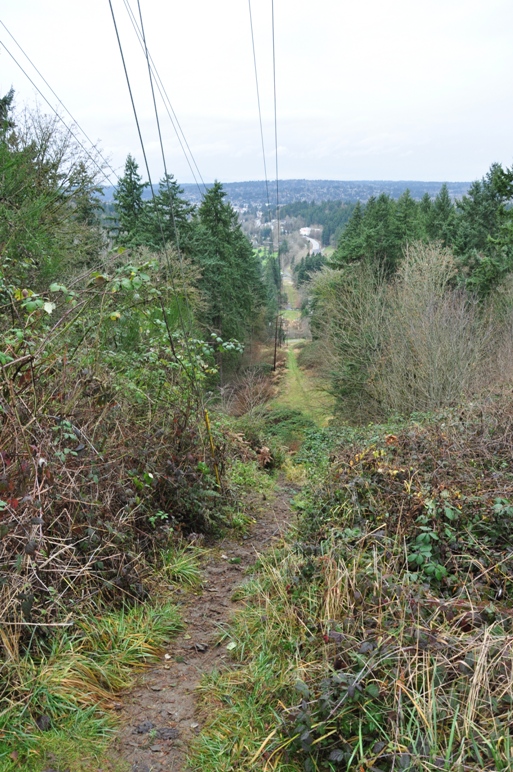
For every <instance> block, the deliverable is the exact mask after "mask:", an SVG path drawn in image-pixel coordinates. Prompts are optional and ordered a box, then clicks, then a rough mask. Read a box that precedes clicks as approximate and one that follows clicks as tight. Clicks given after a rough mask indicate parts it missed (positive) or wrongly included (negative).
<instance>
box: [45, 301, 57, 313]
mask: <svg viewBox="0 0 513 772" xmlns="http://www.w3.org/2000/svg"><path fill="white" fill-rule="evenodd" d="M43 308H44V310H45V311H46V313H47V314H52V313H53V312H54V311H55V309H56V305H55V303H49V302H48V301H47V302H46V303H43Z"/></svg>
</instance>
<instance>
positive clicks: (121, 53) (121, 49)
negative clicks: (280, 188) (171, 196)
mask: <svg viewBox="0 0 513 772" xmlns="http://www.w3.org/2000/svg"><path fill="white" fill-rule="evenodd" d="M109 6H110V11H111V14H112V21H113V23H114V29H115V31H116V38H117V41H118V46H119V53H120V55H121V61H122V63H123V70H124V72H125V78H126V82H127V86H128V92H129V94H130V101H131V103H132V110H133V113H134V118H135V123H136V126H137V133H138V134H139V141H140V143H141V149H142V154H143V158H144V164H145V167H146V173H147V175H148V180H149V183H150V189H151V193H152V199H153V202H154V203H155V199H156V197H155V191H154V188H153V182H152V179H151V173H150V167H149V164H148V158H147V155H146V148H145V146H144V140H143V137H142V132H141V127H140V124H139V117H138V115H137V108H136V106H135V101H134V96H133V92H132V86H131V84H130V77H129V75H128V69H127V66H126V61H125V55H124V53H123V46H122V43H121V38H120V36H119V30H118V25H117V22H116V16H115V13H114V8H113V6H112V0H109ZM139 10H140V8H139ZM141 20H142V17H141ZM145 50H147V49H146V45H145ZM150 81H151V75H150ZM152 93H153V96H154V92H153V88H152ZM154 104H155V109H156V103H155V102H154ZM159 126H160V124H159ZM159 137H160V140H161V148H162V153H163V154H164V148H163V144H162V136H161V134H160V128H159ZM164 163H165V161H164ZM166 178H167V175H166ZM156 215H157V220H158V223H159V228H160V232H161V236H162V245H163V247H164V251H165V253H166V257H167V259H168V261H169V255H168V252H167V247H166V240H165V236H164V229H163V227H162V220H161V218H160V211H159V208H158V206H157V207H156ZM173 222H174V217H173ZM174 227H175V233H178V232H177V230H176V224H175V223H174ZM178 254H179V257H180V265H181V268H182V272H183V263H182V260H181V253H180V251H179V250H178ZM182 276H183V273H182ZM171 282H172V284H173V290H174V291H175V292H176V290H175V287H174V279H173V278H172V274H171ZM184 284H185V282H184ZM176 294H178V293H176ZM185 302H186V304H187V305H189V301H188V298H187V294H186V295H185ZM164 315H165V314H164ZM178 315H179V320H180V326H181V328H182V332H183V335H184V344H185V348H186V350H187V354H188V356H189V361H190V362H191V364H192V356H191V353H190V348H189V340H188V336H187V331H186V329H185V324H184V322H183V317H182V313H181V309H180V306H179V305H178ZM191 373H192V375H191V376H190V379H191V382H192V383H193V385H195V386H196V389H197V394H198V396H199V395H200V391H199V388H198V386H197V383H196V378H195V375H194V368H192V367H191Z"/></svg>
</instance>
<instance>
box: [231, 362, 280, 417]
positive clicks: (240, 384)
mask: <svg viewBox="0 0 513 772" xmlns="http://www.w3.org/2000/svg"><path fill="white" fill-rule="evenodd" d="M272 395H273V382H272V380H271V378H270V377H269V374H265V373H262V372H261V370H260V369H259V368H252V367H250V368H247V369H246V370H244V372H243V373H242V374H241V375H239V376H238V378H237V379H236V380H235V382H234V383H232V384H231V385H230V386H226V387H224V389H223V395H222V396H223V401H224V406H225V410H226V411H227V412H228V413H231V414H232V415H235V416H241V415H245V414H246V413H251V412H253V411H254V410H255V409H257V408H259V407H261V406H262V405H265V403H266V402H268V401H269V399H271V397H272Z"/></svg>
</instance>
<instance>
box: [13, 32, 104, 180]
mask: <svg viewBox="0 0 513 772" xmlns="http://www.w3.org/2000/svg"><path fill="white" fill-rule="evenodd" d="M0 24H1V25H2V26H3V27H4V29H5V31H6V32H7V34H8V35H10V37H11V38H12V39H13V41H14V42H15V43H16V45H17V46H18V48H19V49H20V51H21V52H22V54H23V55H24V56H25V58H26V59H27V60H28V61H29V62H30V64H31V65H32V67H33V68H34V69H35V71H36V72H37V74H38V75H39V77H40V78H41V79H42V80H43V82H44V83H45V84H46V86H48V88H49V89H50V91H51V92H52V94H53V95H54V96H55V98H56V99H57V101H58V102H59V104H60V105H61V106H62V107H63V108H64V110H65V111H66V112H67V114H68V115H69V117H70V118H71V120H72V121H73V123H74V124H75V125H76V126H77V127H78V128H79V129H80V131H81V132H82V134H83V135H84V137H85V138H86V139H87V141H88V142H89V143H90V144H91V146H92V147H93V148H94V150H95V152H96V153H97V154H98V156H99V157H100V158H101V160H102V161H103V163H104V164H105V166H107V167H108V168H109V169H110V170H111V172H112V173H113V174H114V176H115V177H116V179H117V180H119V177H118V175H117V173H116V172H115V170H114V169H113V168H112V166H111V165H110V164H109V162H108V161H107V160H106V159H105V158H104V157H103V156H102V154H101V153H100V152H99V150H98V149H97V148H96V145H95V144H94V142H93V141H92V140H91V139H89V137H88V136H87V134H86V132H85V131H84V129H83V128H82V127H81V126H80V124H79V123H78V121H76V120H75V118H74V117H73V116H72V115H71V113H70V111H69V110H68V108H67V107H66V105H65V104H64V103H63V102H62V101H61V99H59V97H58V96H57V94H56V93H55V91H54V90H53V88H52V87H51V86H50V84H49V83H48V81H47V80H46V79H45V78H44V77H43V75H42V74H41V72H40V71H39V70H38V68H37V67H36V65H35V64H34V62H33V61H32V60H31V59H30V57H29V56H28V55H27V54H26V53H25V51H24V50H23V48H22V47H21V46H20V44H19V43H18V41H17V40H16V38H15V37H14V35H12V33H11V32H9V30H8V29H7V27H6V26H5V24H4V22H3V21H2V20H1V19H0ZM0 45H2V46H3V47H4V48H5V50H6V51H7V53H8V54H9V56H10V57H11V59H12V60H13V61H14V63H15V64H16V65H17V66H18V67H19V68H20V70H21V71H22V73H23V74H24V75H25V77H26V78H27V79H28V80H29V81H30V83H31V84H32V85H33V86H34V88H35V89H36V91H37V92H38V94H39V95H40V96H41V98H42V99H44V101H45V102H46V104H47V105H48V107H49V108H50V109H51V110H52V111H53V112H54V113H55V115H56V116H57V118H58V119H59V120H60V121H61V123H63V124H64V126H65V127H66V129H67V130H68V131H69V132H70V134H71V135H72V136H73V137H74V139H75V140H76V141H77V142H78V144H79V145H80V147H81V148H82V150H83V151H84V152H85V153H86V155H87V156H88V158H89V159H90V160H91V161H92V162H93V163H94V164H95V166H96V168H97V169H98V170H99V171H100V172H101V173H102V175H103V176H104V178H105V179H106V180H107V182H109V183H110V184H111V185H112V180H111V179H110V178H109V176H108V175H107V174H106V173H105V171H104V170H103V168H102V167H101V166H100V165H99V164H98V162H97V161H96V160H95V158H94V157H93V156H92V155H91V154H90V152H89V151H88V150H87V148H86V147H85V146H84V145H83V144H82V142H81V141H80V139H79V138H78V137H77V135H76V134H75V133H74V132H73V131H72V130H71V128H70V127H69V126H68V125H67V124H66V122H65V120H64V119H63V118H62V116H61V115H59V113H58V112H57V110H56V109H55V108H54V107H53V105H52V104H50V102H49V101H48V99H47V98H46V97H45V95H44V94H43V92H42V91H41V90H40V88H39V87H38V86H37V85H36V84H35V83H34V81H33V80H32V78H31V77H30V76H29V75H28V73H27V72H26V71H25V70H24V69H23V67H22V66H21V64H20V63H19V62H18V60H17V59H16V57H15V56H14V55H13V54H12V53H11V52H10V51H9V49H8V48H7V46H6V45H5V43H3V42H2V41H1V40H0Z"/></svg>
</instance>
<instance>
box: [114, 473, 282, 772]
mask: <svg viewBox="0 0 513 772" xmlns="http://www.w3.org/2000/svg"><path fill="white" fill-rule="evenodd" d="M294 493H296V489H294V488H292V487H291V486H288V485H287V484H286V483H284V482H282V483H281V484H280V485H279V488H278V491H277V495H276V498H275V499H273V500H272V501H271V502H270V503H269V506H268V507H267V508H266V510H265V511H264V512H263V513H262V514H261V515H260V516H259V518H258V521H257V523H256V524H255V525H254V527H253V528H252V530H251V533H249V534H248V536H247V537H246V538H245V539H244V540H236V539H231V538H225V539H223V540H222V541H220V542H218V543H216V545H215V549H214V550H212V552H211V553H209V554H208V555H207V557H206V558H205V562H204V566H203V577H204V579H203V585H202V589H201V590H199V591H198V593H197V594H196V595H191V594H190V593H189V594H187V593H185V592H183V618H184V621H185V623H186V629H185V630H184V632H183V633H182V634H181V635H180V636H179V637H178V638H176V639H175V640H173V642H172V643H171V644H170V646H169V647H168V650H167V652H166V653H165V654H164V655H163V657H162V660H161V662H160V663H159V664H158V665H156V666H155V667H154V668H152V669H151V670H149V671H148V672H147V673H145V675H144V676H143V677H142V678H141V679H140V681H139V682H138V684H137V686H136V688H135V689H133V690H132V691H131V692H130V693H129V694H127V695H125V697H124V698H123V708H122V715H123V719H124V721H123V727H122V729H121V731H120V732H119V733H118V736H117V738H116V741H115V752H116V755H117V756H118V758H119V759H121V760H123V761H124V762H126V763H127V764H128V769H129V770H131V772H182V771H183V770H186V769H187V762H186V759H187V753H188V748H189V745H190V741H191V739H192V738H193V737H194V736H195V735H196V734H199V733H200V732H201V728H202V723H203V717H202V716H201V713H200V711H199V709H198V706H197V703H196V694H195V690H196V687H197V686H198V684H199V681H200V679H201V676H202V674H203V673H207V672H210V671H211V670H213V669H214V668H222V667H223V666H225V665H226V666H227V667H229V666H230V657H229V654H228V652H227V651H226V648H225V646H223V645H221V646H217V645H216V640H217V639H218V637H219V632H220V626H224V625H226V624H227V623H228V622H229V619H230V615H231V613H232V612H233V611H234V610H235V609H236V608H237V607H238V605H239V604H238V603H237V602H233V601H232V599H231V598H232V595H233V592H234V590H235V588H236V587H237V586H238V585H240V584H242V583H243V582H244V580H245V573H244V572H245V571H246V569H248V568H250V567H251V565H252V564H253V563H254V562H255V560H256V557H257V555H258V554H259V553H261V552H263V551H264V550H266V549H268V548H269V547H270V546H272V544H273V542H276V541H278V540H280V538H281V536H282V534H283V533H284V532H285V530H286V529H287V526H288V524H289V523H290V522H291V521H292V519H293V517H294V515H293V513H292V511H291V508H290V499H291V497H292V496H293V495H294ZM179 597H180V596H179Z"/></svg>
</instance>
